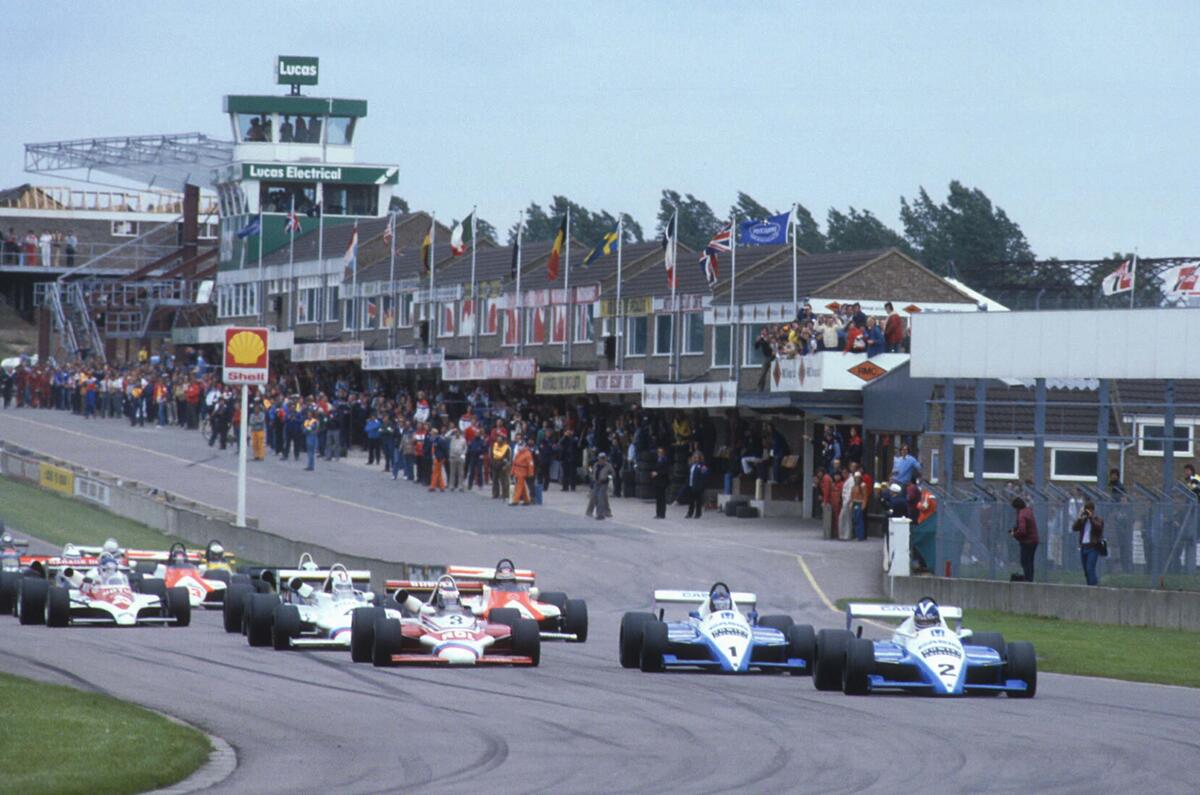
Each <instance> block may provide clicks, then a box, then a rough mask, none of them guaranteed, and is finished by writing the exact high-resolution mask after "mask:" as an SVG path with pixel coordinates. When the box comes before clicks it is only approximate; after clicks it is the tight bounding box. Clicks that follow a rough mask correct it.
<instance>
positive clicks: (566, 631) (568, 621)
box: [385, 558, 588, 643]
mask: <svg viewBox="0 0 1200 795" xmlns="http://www.w3.org/2000/svg"><path fill="white" fill-rule="evenodd" d="M446 573H447V574H449V575H450V576H451V577H453V578H454V579H455V582H457V583H458V588H459V593H460V594H462V595H463V603H464V605H466V606H467V607H468V608H470V610H471V612H472V613H474V614H475V615H477V616H481V617H483V618H489V617H490V616H491V614H492V611H493V610H516V611H517V612H518V613H519V614H520V615H521V617H522V618H529V619H532V620H534V621H536V622H537V624H538V631H539V633H540V634H541V638H542V640H565V641H567V642H568V643H583V642H584V641H586V640H587V634H588V611H587V602H585V601H584V600H582V599H568V598H567V595H566V594H565V593H563V592H561V591H540V590H539V589H538V587H537V585H535V583H534V573H533V572H532V571H531V570H529V569H518V568H516V567H515V566H513V562H512V561H511V560H509V559H508V558H503V559H501V560H500V561H499V562H498V563H497V564H496V565H495V567H493V568H488V567H482V566H449V567H447V569H446ZM385 587H386V588H387V590H388V592H389V593H390V592H392V591H395V590H396V589H398V588H403V589H405V590H406V591H408V592H409V593H412V594H415V595H417V596H418V597H420V596H426V595H428V594H430V593H432V592H433V590H434V589H435V588H436V587H437V583H436V582H430V581H418V580H388V581H387V583H386V584H385Z"/></svg>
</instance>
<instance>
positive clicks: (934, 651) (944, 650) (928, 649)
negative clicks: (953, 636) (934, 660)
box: [921, 644, 962, 660]
mask: <svg viewBox="0 0 1200 795" xmlns="http://www.w3.org/2000/svg"><path fill="white" fill-rule="evenodd" d="M937 656H942V657H953V658H954V659H956V660H958V659H961V658H962V652H961V651H959V650H958V649H956V648H954V647H953V646H943V645H940V644H935V645H932V646H924V647H922V648H921V657H923V658H925V659H929V658H930V657H937Z"/></svg>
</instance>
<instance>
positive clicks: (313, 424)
mask: <svg viewBox="0 0 1200 795" xmlns="http://www.w3.org/2000/svg"><path fill="white" fill-rule="evenodd" d="M320 432H321V420H320V419H318V418H317V411H316V409H309V410H308V412H307V416H306V417H305V419H304V450H305V452H307V453H308V466H306V467H304V469H305V471H306V472H312V471H314V470H315V469H316V468H317V465H316V459H317V436H318V434H320Z"/></svg>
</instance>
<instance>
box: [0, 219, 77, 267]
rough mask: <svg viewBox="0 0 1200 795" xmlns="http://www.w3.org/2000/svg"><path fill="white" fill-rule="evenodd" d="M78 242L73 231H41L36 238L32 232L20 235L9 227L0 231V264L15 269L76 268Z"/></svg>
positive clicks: (30, 230) (27, 231) (35, 234)
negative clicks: (14, 266) (16, 267)
mask: <svg viewBox="0 0 1200 795" xmlns="http://www.w3.org/2000/svg"><path fill="white" fill-rule="evenodd" d="M78 248H79V239H78V238H77V237H75V232H74V231H73V230H68V231H67V232H65V233H63V232H52V231H50V230H49V229H44V230H42V233H41V234H40V235H39V234H38V233H37V232H35V231H34V230H32V229H29V230H26V232H25V234H24V235H19V234H18V233H17V231H16V230H15V229H13V228H12V227H11V226H10V227H9V228H8V230H7V231H4V230H0V264H3V265H16V266H18V267H26V268H38V267H44V268H49V267H63V266H65V267H68V268H73V267H75V254H76V251H77V250H78Z"/></svg>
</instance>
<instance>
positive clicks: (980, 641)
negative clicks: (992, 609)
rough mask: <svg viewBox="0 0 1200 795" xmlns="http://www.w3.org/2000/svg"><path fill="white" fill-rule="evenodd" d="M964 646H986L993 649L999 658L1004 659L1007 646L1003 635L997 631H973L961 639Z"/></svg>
mask: <svg viewBox="0 0 1200 795" xmlns="http://www.w3.org/2000/svg"><path fill="white" fill-rule="evenodd" d="M963 645H964V646H986V647H987V648H989V649H995V650H996V653H997V654H999V655H1000V659H1002V660H1003V659H1004V656H1005V649H1006V648H1007V646H1006V645H1005V643H1004V636H1003V635H1001V634H1000V633H999V632H975V633H973V634H972V635H971V637H969V638H966V639H964V640H963Z"/></svg>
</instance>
